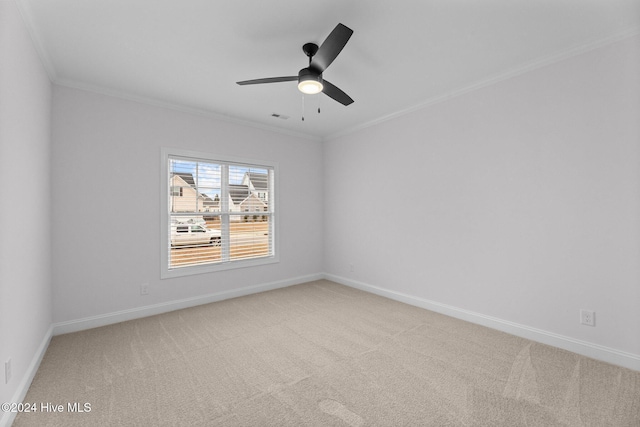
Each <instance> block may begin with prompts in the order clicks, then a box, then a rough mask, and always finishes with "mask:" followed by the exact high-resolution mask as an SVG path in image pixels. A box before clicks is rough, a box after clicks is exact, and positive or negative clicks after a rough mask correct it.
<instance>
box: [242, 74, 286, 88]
mask: <svg viewBox="0 0 640 427" xmlns="http://www.w3.org/2000/svg"><path fill="white" fill-rule="evenodd" d="M297 80H298V76H286V77H267V78H266V79H254V80H243V81H241V82H236V83H237V84H239V85H241V86H244V85H258V84H262V83H280V82H293V81H297Z"/></svg>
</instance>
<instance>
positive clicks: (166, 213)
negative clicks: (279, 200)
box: [161, 149, 278, 278]
mask: <svg viewBox="0 0 640 427" xmlns="http://www.w3.org/2000/svg"><path fill="white" fill-rule="evenodd" d="M162 161H163V175H162V204H163V209H162V215H161V223H162V233H161V237H162V242H163V243H162V257H161V259H162V271H161V277H162V278H168V277H177V276H182V275H187V274H197V273H205V272H212V271H218V270H225V269H229V268H239V267H248V266H254V265H261V264H266V263H273V262H277V261H278V258H277V256H276V239H275V231H276V222H277V221H276V219H277V217H276V203H275V201H276V199H275V182H276V165H275V164H274V163H269V162H264V161H253V160H247V159H236V158H221V157H213V156H211V155H208V154H205V153H195V152H190V151H183V150H176V149H163V150H162ZM258 190H259V192H258ZM245 212H260V215H246V214H245Z"/></svg>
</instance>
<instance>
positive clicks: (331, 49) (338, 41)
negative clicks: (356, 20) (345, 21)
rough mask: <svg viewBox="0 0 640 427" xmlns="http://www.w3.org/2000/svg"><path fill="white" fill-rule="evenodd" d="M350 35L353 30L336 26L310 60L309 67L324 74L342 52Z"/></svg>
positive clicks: (340, 25)
mask: <svg viewBox="0 0 640 427" xmlns="http://www.w3.org/2000/svg"><path fill="white" fill-rule="evenodd" d="M352 34H353V30H352V29H351V28H349V27H347V26H344V25H342V24H338V25H336V27H335V28H334V29H333V31H331V34H329V36H328V37H327V39H326V40H325V41H324V42H323V43H322V45H321V46H320V48H319V49H318V52H317V53H316V54H315V55H314V56H313V58H312V59H311V64H310V65H309V67H311V68H313V69H315V70H316V71H317V72H318V73H322V72H324V70H325V69H326V68H327V67H328V66H329V65H331V63H332V62H333V60H334V59H336V57H337V56H338V54H339V53H340V52H341V51H342V49H343V48H344V46H345V45H346V44H347V42H348V41H349V38H350V37H351V35H352Z"/></svg>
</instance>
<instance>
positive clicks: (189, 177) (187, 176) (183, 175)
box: [171, 172, 196, 188]
mask: <svg viewBox="0 0 640 427" xmlns="http://www.w3.org/2000/svg"><path fill="white" fill-rule="evenodd" d="M171 176H172V177H174V176H179V177H180V178H182V180H183V181H184V182H186V183H187V184H189V185H190V186H192V187H193V188H196V182H195V181H194V179H193V175H192V174H190V173H179V172H172V173H171Z"/></svg>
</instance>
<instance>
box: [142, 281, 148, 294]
mask: <svg viewBox="0 0 640 427" xmlns="http://www.w3.org/2000/svg"><path fill="white" fill-rule="evenodd" d="M140 295H149V284H148V283H143V284H142V285H140Z"/></svg>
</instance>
